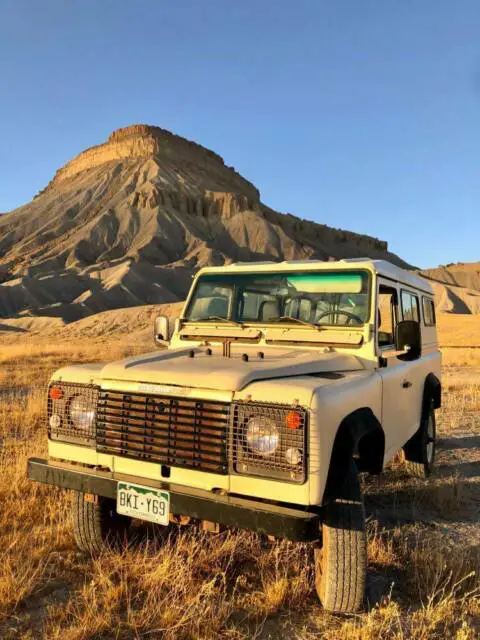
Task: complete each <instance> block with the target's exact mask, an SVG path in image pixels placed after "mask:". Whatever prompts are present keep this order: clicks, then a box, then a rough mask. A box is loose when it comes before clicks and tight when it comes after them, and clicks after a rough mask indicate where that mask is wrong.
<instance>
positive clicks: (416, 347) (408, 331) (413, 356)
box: [395, 320, 422, 360]
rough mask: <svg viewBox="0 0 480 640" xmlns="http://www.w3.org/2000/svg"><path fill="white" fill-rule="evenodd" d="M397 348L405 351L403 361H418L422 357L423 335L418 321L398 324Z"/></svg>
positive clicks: (406, 321)
mask: <svg viewBox="0 0 480 640" xmlns="http://www.w3.org/2000/svg"><path fill="white" fill-rule="evenodd" d="M395 348H396V350H397V351H404V352H405V353H404V355H402V356H399V357H400V358H401V359H402V360H417V358H419V357H420V356H421V355H422V334H421V332H420V323H419V322H417V321H416V320H403V321H402V322H399V323H398V324H397V331H396V336H395Z"/></svg>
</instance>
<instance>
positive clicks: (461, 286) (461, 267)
mask: <svg viewBox="0 0 480 640" xmlns="http://www.w3.org/2000/svg"><path fill="white" fill-rule="evenodd" d="M420 273H421V275H423V276H424V277H425V278H428V279H429V280H430V282H431V284H432V286H433V288H434V290H435V300H436V304H437V310H438V311H439V312H440V313H463V314H469V313H474V314H477V313H480V262H467V263H466V262H459V263H457V264H449V265H443V266H440V267H437V268H435V269H424V270H423V271H421V272H420Z"/></svg>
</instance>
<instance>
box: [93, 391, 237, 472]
mask: <svg viewBox="0 0 480 640" xmlns="http://www.w3.org/2000/svg"><path fill="white" fill-rule="evenodd" d="M229 413H230V406H229V405H228V404H225V403H221V402H211V401H205V400H195V399H190V398H172V397H170V396H149V395H144V394H138V393H122V392H116V391H103V390H102V391H100V394H99V400H98V409H97V450H98V451H100V452H104V453H110V454H115V455H119V456H125V457H129V458H136V459H141V460H147V461H151V462H156V463H161V464H166V465H171V466H174V467H183V468H187V469H199V470H202V471H209V472H212V473H219V474H224V475H226V474H227V473H228V461H227V432H228V424H229Z"/></svg>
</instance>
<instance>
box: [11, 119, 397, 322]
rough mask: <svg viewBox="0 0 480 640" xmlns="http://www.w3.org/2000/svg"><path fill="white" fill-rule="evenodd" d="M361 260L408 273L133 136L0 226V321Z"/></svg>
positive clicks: (144, 129) (221, 172) (228, 177)
mask: <svg viewBox="0 0 480 640" xmlns="http://www.w3.org/2000/svg"><path fill="white" fill-rule="evenodd" d="M365 255H367V256H370V257H372V258H383V259H386V260H390V261H392V262H394V263H396V264H398V265H400V266H408V265H407V264H406V263H405V262H404V261H403V260H401V259H400V258H399V257H398V256H396V255H394V254H392V253H390V252H389V251H388V245H387V243H386V242H384V241H382V240H378V239H376V238H372V237H369V236H365V235H361V234H357V233H353V232H350V231H343V230H340V229H333V228H331V227H328V226H326V225H321V224H316V223H314V222H310V221H307V220H301V219H299V218H297V217H295V216H294V215H291V214H282V213H278V212H277V211H274V210H273V209H270V208H269V207H268V206H266V205H264V204H263V203H262V202H261V199H260V193H259V191H258V189H257V188H256V187H255V186H254V185H253V184H252V183H251V182H249V181H248V180H246V179H245V178H243V177H242V176H241V175H240V174H239V173H238V172H237V171H235V169H234V168H233V167H230V166H227V165H226V164H225V162H224V160H223V159H222V158H221V157H220V156H219V155H218V154H216V153H215V152H213V151H210V150H209V149H206V148H204V147H202V146H201V145H199V144H197V143H195V142H191V141H189V140H186V139H185V138H182V137H180V136H177V135H175V134H173V133H171V132H169V131H167V130H165V129H162V128H160V127H154V126H150V125H144V124H138V125H133V126H131V127H126V128H123V129H119V130H117V131H114V132H113V133H112V134H111V135H110V136H109V138H108V140H107V142H105V143H103V144H99V145H97V146H94V147H91V148H89V149H86V150H85V151H83V152H82V153H80V154H79V155H78V156H76V157H75V158H74V159H73V160H71V161H70V162H68V163H67V164H66V165H65V166H64V167H61V168H60V169H59V170H58V171H57V173H56V174H55V176H54V177H53V179H52V180H51V181H50V183H49V184H48V185H47V187H46V188H45V189H44V190H43V191H41V192H40V193H39V194H37V196H36V197H35V198H34V199H33V200H32V202H30V203H28V204H26V205H24V206H22V207H20V208H18V209H16V210H14V211H11V212H10V213H7V214H4V215H2V216H0V318H1V317H3V318H8V317H10V318H11V317H19V316H23V315H37V316H53V317H59V318H62V319H63V320H66V321H71V320H76V319H79V318H82V317H85V316H88V315H91V314H93V313H97V312H100V311H105V310H108V309H115V308H120V307H130V306H136V305H142V304H162V303H170V302H175V301H177V300H181V299H183V298H184V297H185V294H186V292H187V290H188V288H189V285H190V281H191V276H192V274H193V273H194V272H195V270H197V269H198V268H200V267H202V266H204V265H212V264H215V265H220V264H227V263H229V262H232V261H236V260H244V261H245V260H247V261H249V260H292V259H305V258H316V259H322V260H325V259H328V258H330V257H334V258H344V257H345V258H347V257H358V256H365Z"/></svg>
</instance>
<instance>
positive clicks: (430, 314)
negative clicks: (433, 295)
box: [422, 298, 436, 327]
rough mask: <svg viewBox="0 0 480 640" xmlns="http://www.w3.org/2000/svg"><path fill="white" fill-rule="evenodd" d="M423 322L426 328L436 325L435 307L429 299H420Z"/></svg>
mask: <svg viewBox="0 0 480 640" xmlns="http://www.w3.org/2000/svg"><path fill="white" fill-rule="evenodd" d="M422 306H423V321H424V323H425V326H426V327H433V326H435V324H436V319H435V305H434V304H433V300H430V298H422Z"/></svg>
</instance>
